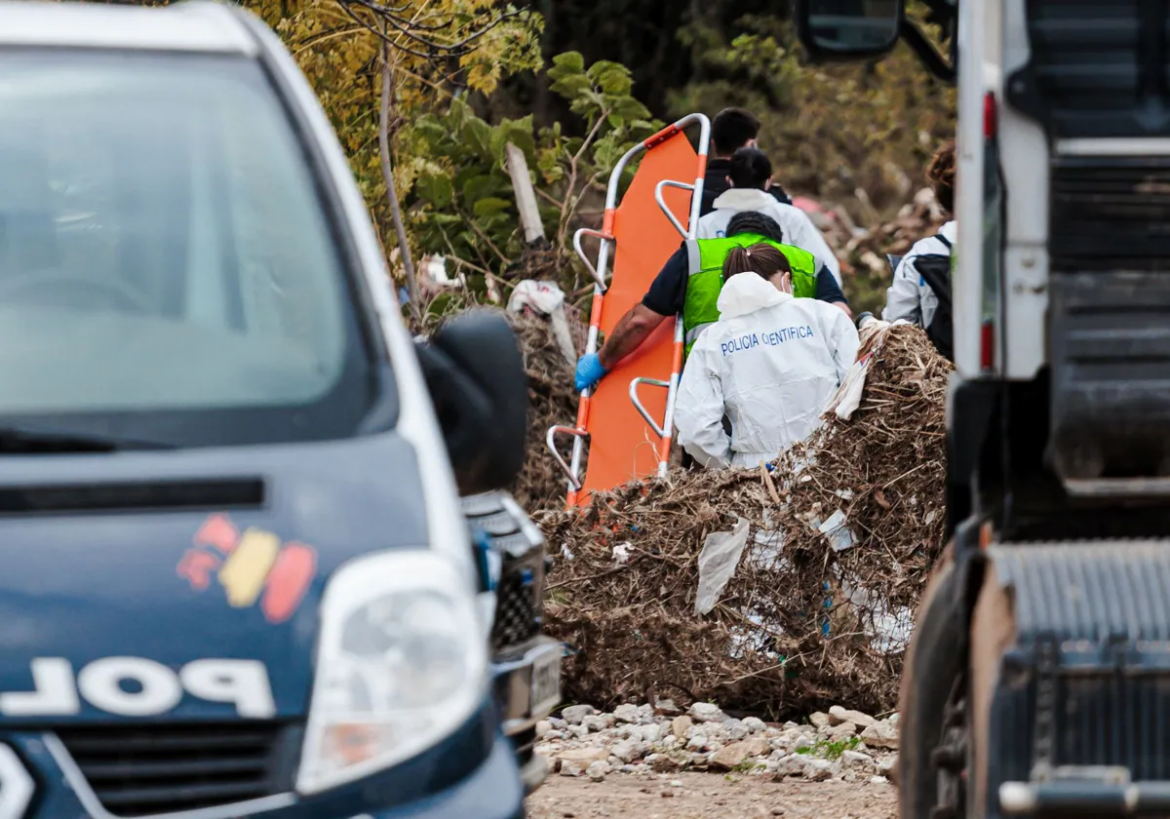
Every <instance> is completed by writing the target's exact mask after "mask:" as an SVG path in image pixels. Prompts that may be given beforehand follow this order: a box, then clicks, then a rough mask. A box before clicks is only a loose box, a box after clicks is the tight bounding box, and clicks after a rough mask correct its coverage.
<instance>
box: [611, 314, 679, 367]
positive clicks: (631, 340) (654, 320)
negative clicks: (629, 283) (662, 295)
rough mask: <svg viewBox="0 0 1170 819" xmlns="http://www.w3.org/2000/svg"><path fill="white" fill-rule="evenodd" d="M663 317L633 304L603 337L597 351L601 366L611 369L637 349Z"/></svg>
mask: <svg viewBox="0 0 1170 819" xmlns="http://www.w3.org/2000/svg"><path fill="white" fill-rule="evenodd" d="M664 319H665V316H660V315H658V314H657V313H654V312H652V311H651V310H649V309H648V308H646V307H643V306H642V305H640V304H637V305H634V307H633V308H632V309H631V310H630V311H629V312H628V313H626V314H625V315H624V316H622V317H621V318H620V319H619V320H618V323H617V324H616V325H615V326H614V328H613V331H612V332H611V333H610V334H609V336H608V337H607V338H606V339H605V344H604V345H602V347H601V350H599V351H598V354H597V355H598V358H599V359H600V360H601V366H603V367H605V369H607V370H611V369H613V367H614V365H616V364H617V363H618V362H619V361H621V360H622V359H623V358H625V357H626V356H628V355H629V354H630V353H632V352H634V350H636V349H638V347H639V346H640V345H641V344H642V342H643V341H645V340H646V339H647V338H649V337H650V334H651V333H653V332H654V330H655V329H657V327H658V325H659V324H661V323H662V322H663V320H664Z"/></svg>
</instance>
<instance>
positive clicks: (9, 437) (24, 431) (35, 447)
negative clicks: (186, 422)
mask: <svg viewBox="0 0 1170 819" xmlns="http://www.w3.org/2000/svg"><path fill="white" fill-rule="evenodd" d="M174 448H175V446H174V445H173V444H168V443H163V442H162V441H143V440H139V439H136V438H123V437H120V436H116V435H102V434H96V433H90V432H77V431H74V430H65V429H44V428H39V427H29V426H0V454H17V453H25V452H27V453H42V452H121V451H124V450H132V449H174Z"/></svg>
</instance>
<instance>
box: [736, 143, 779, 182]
mask: <svg viewBox="0 0 1170 819" xmlns="http://www.w3.org/2000/svg"><path fill="white" fill-rule="evenodd" d="M727 175H728V176H730V177H731V184H732V185H734V186H735V187H737V188H756V189H757V190H761V191H762V190H763V189H764V185H766V184H768V180H769V179H771V178H772V161H771V160H770V159H768V155H767V154H765V153H764V152H763V151H761V150H760V149H759V148H740V149H739V150H738V151H736V152H735V153H734V154H732V155H731V170H730V171H728V173H727Z"/></svg>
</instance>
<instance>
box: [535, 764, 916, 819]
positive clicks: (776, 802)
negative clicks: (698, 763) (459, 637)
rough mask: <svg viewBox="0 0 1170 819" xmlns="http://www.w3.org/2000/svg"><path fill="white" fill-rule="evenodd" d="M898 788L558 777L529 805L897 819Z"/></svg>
mask: <svg viewBox="0 0 1170 819" xmlns="http://www.w3.org/2000/svg"><path fill="white" fill-rule="evenodd" d="M896 799H897V790H896V789H895V788H894V786H893V785H888V784H886V785H875V784H871V783H869V782H854V783H849V782H807V781H800V780H794V779H785V780H784V781H781V782H776V781H771V780H770V779H768V778H765V777H759V776H737V775H734V774H727V775H720V774H713V773H679V774H673V775H670V776H669V777H665V778H663V779H657V778H655V779H654V780H650V781H647V780H645V779H642V778H639V777H632V776H621V777H618V776H610V777H607V778H606V779H605V781H603V782H593V781H591V780H590V779H589V778H588V777H564V776H550V777H549V778H548V781H547V782H546V783H545V784H544V785H543V786H542V787H541V788H540V789H539V790H537V791H536V793H534V794H533V795H532V796H530V797H529V798H528V817H529V819H593V818H594V817H615V819H630V817H636V818H637V819H768V817H773V816H779V817H784V819H893V817H894V816H895V814H896V813H897V806H896Z"/></svg>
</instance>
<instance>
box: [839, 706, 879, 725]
mask: <svg viewBox="0 0 1170 819" xmlns="http://www.w3.org/2000/svg"><path fill="white" fill-rule="evenodd" d="M843 722H852V723H853V724H854V725H860V726H861V727H862V728H866V727H868V726H870V725H873V724H874V723H875V722H877V720H875V719H874V718H873V717H871V716H869V715H868V714H863V713H861V712H860V711H850V710H848V709H847V708H842V707H841V706H840V705H834V706H833V707H832V708H830V709H829V724H830V725H840V724H841V723H843Z"/></svg>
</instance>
